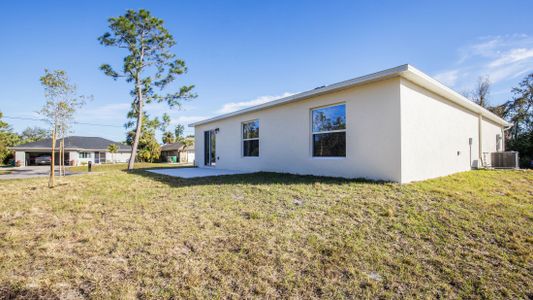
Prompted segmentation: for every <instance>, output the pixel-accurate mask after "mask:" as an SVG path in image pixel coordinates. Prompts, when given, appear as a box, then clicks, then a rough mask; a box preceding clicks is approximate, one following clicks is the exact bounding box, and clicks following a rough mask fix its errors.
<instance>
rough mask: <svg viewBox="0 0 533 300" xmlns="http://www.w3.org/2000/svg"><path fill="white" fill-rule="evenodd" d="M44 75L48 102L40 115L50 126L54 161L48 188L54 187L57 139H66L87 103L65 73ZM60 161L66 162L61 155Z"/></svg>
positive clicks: (47, 73)
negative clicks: (79, 111) (78, 114)
mask: <svg viewBox="0 0 533 300" xmlns="http://www.w3.org/2000/svg"><path fill="white" fill-rule="evenodd" d="M44 73H45V74H44V75H43V76H42V77H41V78H40V81H41V85H42V86H43V87H44V95H45V98H46V102H45V104H44V105H43V107H42V108H41V110H40V111H39V112H38V113H39V114H40V115H42V116H43V117H44V119H45V120H46V121H47V122H48V123H49V124H50V131H51V136H52V161H51V163H50V180H49V182H48V186H49V187H54V185H55V181H54V176H55V147H56V138H57V137H58V135H59V137H60V138H62V139H63V138H64V137H65V134H66V133H67V132H68V130H69V127H70V124H71V123H72V122H73V120H74V114H75V112H76V110H77V109H78V108H80V107H81V106H82V105H83V104H84V103H85V99H86V97H84V96H80V95H78V89H77V87H76V85H74V84H72V83H71V81H70V79H69V77H68V75H67V73H66V72H65V71H63V70H55V71H48V70H44ZM61 145H63V143H61ZM61 151H62V150H61ZM61 154H63V152H61ZM60 159H61V162H62V161H63V160H64V159H63V158H62V157H61V155H60Z"/></svg>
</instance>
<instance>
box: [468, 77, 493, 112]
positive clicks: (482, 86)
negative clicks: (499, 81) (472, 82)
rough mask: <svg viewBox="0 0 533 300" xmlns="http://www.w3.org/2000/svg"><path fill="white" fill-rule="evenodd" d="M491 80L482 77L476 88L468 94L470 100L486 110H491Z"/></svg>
mask: <svg viewBox="0 0 533 300" xmlns="http://www.w3.org/2000/svg"><path fill="white" fill-rule="evenodd" d="M490 85H491V82H490V79H489V77H488V76H481V77H479V78H478V81H477V85H476V87H475V88H474V89H473V90H472V91H471V92H467V93H466V94H467V96H469V97H468V98H470V100H472V101H473V102H474V103H476V104H478V105H479V106H481V107H484V108H487V109H488V108H490V103H489V94H490Z"/></svg>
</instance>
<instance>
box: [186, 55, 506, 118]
mask: <svg viewBox="0 0 533 300" xmlns="http://www.w3.org/2000/svg"><path fill="white" fill-rule="evenodd" d="M397 76H401V77H404V78H406V79H408V80H410V81H413V82H414V83H416V84H418V85H420V86H422V87H424V88H426V89H428V90H430V91H432V92H434V93H436V94H438V95H441V96H443V97H445V98H447V99H450V100H452V101H453V102H454V103H456V104H458V105H460V106H462V107H465V108H466V109H468V110H471V111H473V112H476V113H479V114H481V115H482V116H484V117H485V118H487V119H489V120H492V121H494V122H496V123H497V124H500V125H503V126H511V125H512V124H511V123H509V122H507V121H505V120H503V119H502V118H500V117H498V116H496V115H495V114H493V113H492V112H490V111H488V110H487V109H485V108H483V107H481V106H479V105H477V104H475V103H473V102H472V101H470V100H468V99H466V98H465V97H464V96H462V95H460V94H459V93H457V92H455V91H454V90H452V89H450V88H449V87H447V86H445V85H444V84H442V83H440V82H439V81H437V80H435V79H433V78H431V77H430V76H429V75H427V74H425V73H424V72H422V71H420V70H418V69H416V68H415V67H413V66H411V65H409V64H405V65H401V66H398V67H395V68H391V69H387V70H383V71H380V72H376V73H372V74H369V75H365V76H361V77H357V78H354V79H349V80H345V81H341V82H338V83H334V84H331V85H328V86H325V87H322V88H316V89H313V90H309V91H306V92H302V93H299V94H296V95H292V96H289V97H285V98H281V99H277V100H274V101H270V102H266V103H263V104H260V105H256V106H252V107H248V108H245V109H241V110H238V111H235V112H231V113H227V114H223V115H218V116H215V117H212V118H209V119H206V120H202V121H198V122H194V123H191V124H189V127H195V126H198V125H203V124H208V123H211V122H214V121H218V120H222V119H227V118H230V117H234V116H238V115H242V114H245V113H249V112H254V111H259V110H263V109H267V108H271V107H274V106H278V105H283V104H287V103H291V102H296V101H300V100H304V99H307V98H310V97H314V96H319V95H323V94H327V93H332V92H336V91H339V90H342V89H347V88H351V87H354V86H358V85H363V84H368V83H371V82H375V81H380V80H385V79H389V78H393V77H397Z"/></svg>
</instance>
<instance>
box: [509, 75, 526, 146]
mask: <svg viewBox="0 0 533 300" xmlns="http://www.w3.org/2000/svg"><path fill="white" fill-rule="evenodd" d="M512 93H513V94H514V97H513V99H512V100H511V101H508V102H507V103H506V104H505V105H506V107H507V114H508V116H509V121H511V122H512V123H513V124H514V126H513V128H512V132H513V134H514V135H515V136H516V135H519V134H521V133H525V132H531V131H533V73H531V74H529V75H527V76H526V77H525V78H524V79H523V80H522V81H521V82H520V83H519V84H518V87H515V88H513V89H512Z"/></svg>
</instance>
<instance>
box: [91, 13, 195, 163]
mask: <svg viewBox="0 0 533 300" xmlns="http://www.w3.org/2000/svg"><path fill="white" fill-rule="evenodd" d="M108 21H109V29H110V31H109V32H106V33H104V34H103V35H102V36H101V37H99V38H98V40H99V41H100V43H101V44H102V45H104V46H111V47H117V48H120V49H125V50H126V51H127V55H126V56H125V57H124V59H123V66H122V71H121V72H117V71H115V70H114V69H113V68H112V67H111V66H110V65H109V64H103V65H102V66H101V67H100V69H101V70H102V71H103V72H104V73H105V74H106V75H108V76H110V77H112V78H113V79H115V80H116V79H118V78H125V79H126V81H127V82H130V83H132V84H133V88H132V90H131V95H132V96H133V100H132V111H131V112H132V114H133V115H134V116H135V117H136V119H137V123H136V125H135V126H136V129H135V135H134V138H133V145H132V149H131V151H132V152H131V159H130V161H129V164H128V169H129V170H131V169H133V165H134V162H135V157H136V154H137V148H138V146H139V140H140V138H141V136H142V128H143V125H142V122H143V117H144V114H143V113H144V111H143V107H144V104H145V103H151V102H153V101H156V102H164V103H167V104H168V106H169V107H170V108H172V107H178V108H179V107H180V106H181V103H182V101H183V100H187V99H192V98H194V97H195V96H196V95H195V94H194V93H193V92H192V89H193V87H194V86H193V85H188V86H187V85H184V86H182V87H180V88H179V89H178V91H176V92H173V93H167V94H159V93H158V92H162V91H163V90H164V89H165V88H166V87H167V86H168V85H169V84H171V83H172V82H173V81H174V80H175V79H176V76H178V75H182V74H184V73H186V72H187V68H186V66H185V62H184V61H183V60H181V59H177V58H176V55H175V54H174V53H172V52H171V51H170V50H171V48H172V47H173V46H174V45H175V44H176V42H175V40H174V38H173V37H172V35H171V34H170V33H169V32H168V30H167V29H166V28H165V27H164V26H163V20H161V19H158V18H156V17H153V16H152V15H151V14H150V12H149V11H146V10H144V9H141V10H139V11H134V10H128V11H127V12H126V14H125V15H123V16H119V17H114V18H110V19H109V20H108ZM156 90H157V92H156Z"/></svg>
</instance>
